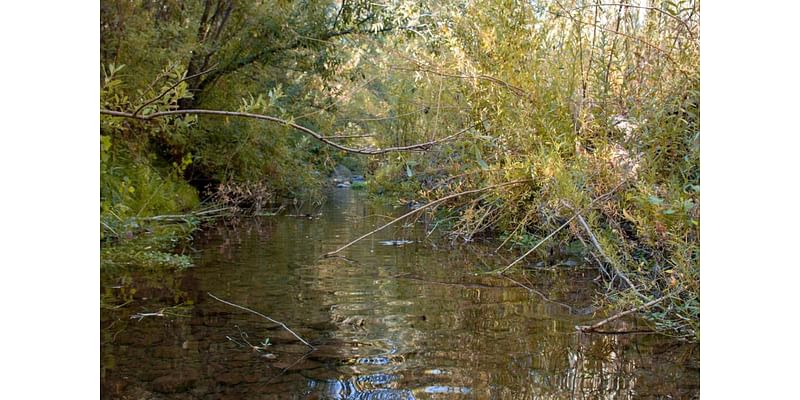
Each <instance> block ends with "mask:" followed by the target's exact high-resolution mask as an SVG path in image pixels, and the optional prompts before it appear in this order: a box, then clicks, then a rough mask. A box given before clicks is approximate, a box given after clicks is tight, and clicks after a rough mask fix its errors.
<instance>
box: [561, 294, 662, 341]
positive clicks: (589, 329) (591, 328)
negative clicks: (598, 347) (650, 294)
mask: <svg viewBox="0 0 800 400" xmlns="http://www.w3.org/2000/svg"><path fill="white" fill-rule="evenodd" d="M667 297H668V296H662V297H659V298H657V299H655V300H652V301H648V302H647V303H644V304H642V305H640V306H639V307H636V308H632V309H630V310H628V311H623V312H621V313H618V314H614V315H612V316H610V317H608V318H606V319H604V320H602V321H600V322H598V323H596V324H594V325H591V326H585V325H583V326H581V325H578V326H576V327H575V329H577V330H578V331H580V332H584V333H589V332H594V331H595V330H596V329H597V328H599V327H601V326H603V325H605V324H607V323H609V322H612V321H616V320H618V319H620V318H622V317H624V316H626V315H629V314H633V313H635V312H637V311H641V310H643V309H645V308H647V307H650V306H653V305H655V304H657V303H659V302H661V301H662V300H664V299H666V298H667ZM603 333H609V332H603Z"/></svg>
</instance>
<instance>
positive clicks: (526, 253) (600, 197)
mask: <svg viewBox="0 0 800 400" xmlns="http://www.w3.org/2000/svg"><path fill="white" fill-rule="evenodd" d="M625 182H627V180H623V181H622V182H620V183H619V184H618V185H617V186H615V187H614V188H613V189H611V190H610V191H609V192H608V193H605V194H602V195H600V196H597V197H596V198H595V199H594V200H592V201H591V202H590V203H589V205H587V206H586V207H584V208H583V209H581V210H580V211H578V212H577V213H575V215H573V216H572V217H570V219H568V220H567V222H564V223H563V224H561V226H559V227H558V228H556V230H554V231H553V232H551V233H550V234H549V235H547V237H545V238H544V239H542V240H540V241H539V243H536V246H533V247H532V248H531V249H530V250H528V251H526V252H525V254H523V255H521V256H520V257H519V258H517V259H516V260H514V262H512V263H511V264H508V265H507V266H506V267H505V268H503V269H501V270H500V271H498V273H499V274H502V273H504V272H506V271H507V270H508V269H509V268H511V267H513V266H514V265H515V264H517V263H518V262H520V261H522V260H523V259H525V257H527V256H528V255H529V254H531V253H533V251H534V250H536V249H538V248H539V246H541V245H542V244H543V243H544V242H546V241H547V240H548V239H550V238H551V237H553V236H554V235H555V234H556V233H558V232H559V231H560V230H562V229H564V227H566V226H567V225H569V223H570V222H572V220H574V219H575V218H577V217H580V215H581V213H582V212H584V211H586V210H588V209H589V208H591V207H592V206H593V205H594V203H596V202H598V201H599V200H600V199H602V198H604V197H607V196H610V195H611V194H612V193H614V192H615V191H617V189H619V188H620V186H622V184H623V183H625Z"/></svg>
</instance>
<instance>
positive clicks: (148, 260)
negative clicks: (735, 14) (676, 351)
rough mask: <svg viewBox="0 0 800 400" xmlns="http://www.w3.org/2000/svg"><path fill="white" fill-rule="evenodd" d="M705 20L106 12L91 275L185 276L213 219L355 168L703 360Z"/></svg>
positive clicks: (279, 10)
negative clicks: (188, 251) (596, 281)
mask: <svg viewBox="0 0 800 400" xmlns="http://www.w3.org/2000/svg"><path fill="white" fill-rule="evenodd" d="M699 10H700V4H699V1H692V0H689V1H666V0H665V1H660V2H654V1H641V2H637V1H633V2H614V3H612V2H598V1H579V0H564V1H542V2H516V1H502V0H501V1H481V0H478V1H470V2H464V1H441V2H439V1H437V2H412V1H403V0H397V1H386V2H368V1H315V0H310V1H302V2H292V1H279V2H258V1H253V2H237V1H233V0H217V1H213V0H206V1H194V2H178V1H170V0H163V1H111V0H109V1H105V0H104V1H102V2H101V21H100V29H101V66H100V67H101V75H100V80H101V92H100V108H101V115H100V196H101V209H100V230H101V267H102V268H115V267H120V266H125V267H130V266H147V267H153V268H156V267H174V268H185V267H187V266H189V265H190V264H191V259H190V258H189V257H188V256H186V255H181V254H176V250H175V249H176V248H178V247H176V246H178V245H179V244H180V243H181V242H182V241H187V240H190V239H191V232H192V231H193V230H194V229H197V228H198V227H199V226H201V223H202V221H203V220H204V219H206V218H210V217H212V216H215V215H220V214H236V213H241V212H252V213H260V212H264V211H265V210H269V209H270V208H271V207H273V206H275V205H277V204H290V205H293V206H298V204H300V205H314V204H320V203H321V202H322V201H323V199H324V189H325V186H326V184H328V182H327V180H326V177H328V176H329V175H330V174H331V173H332V172H333V169H334V167H335V166H337V165H344V166H347V167H349V168H350V169H352V170H357V171H362V172H364V173H365V175H367V178H368V179H367V184H366V189H367V190H368V191H369V193H372V194H374V195H383V196H390V195H391V196H395V197H397V198H405V199H411V198H413V199H416V200H417V201H419V202H421V203H430V202H433V201H436V199H439V198H443V197H445V196H448V195H452V194H455V193H461V192H469V193H473V194H470V195H465V196H459V197H457V198H454V199H453V200H452V201H449V202H442V203H440V204H437V206H436V207H431V208H429V209H427V210H423V211H424V212H433V216H434V217H435V218H436V219H437V221H438V224H437V227H438V229H442V230H446V231H447V233H448V235H449V237H450V238H452V239H453V240H461V241H471V240H477V239H483V238H496V239H498V244H499V246H498V247H497V249H498V251H503V250H505V251H513V252H514V254H516V255H517V256H522V255H523V254H524V255H526V257H519V259H518V262H515V263H512V264H511V265H506V264H503V265H497V271H503V272H504V271H506V270H507V269H508V268H509V267H510V268H526V267H534V264H535V263H536V261H538V260H547V259H548V256H549V255H551V254H553V253H555V252H567V253H569V254H571V255H573V256H574V257H576V258H578V259H581V260H587V262H589V263H591V264H593V265H594V266H596V267H597V268H598V269H599V270H600V271H601V276H602V280H600V286H601V287H600V289H601V290H600V291H599V292H601V295H599V296H598V303H601V304H603V305H605V306H606V308H607V310H608V311H609V313H610V314H614V313H615V312H621V311H625V310H635V311H637V312H638V313H639V315H641V316H643V317H644V318H645V319H647V320H648V321H649V322H650V324H651V325H652V327H653V328H655V329H657V330H658V331H659V332H661V333H663V334H665V335H672V336H677V337H681V338H685V339H688V340H699V337H700V265H699V256H700V243H699V229H700V222H699V221H700V170H699V165H700V164H699V158H700V145H699V143H700V125H699V124H700V122H699V121H700V118H699V116H700V108H699V105H700V75H699V58H700V53H699V34H700V28H699V18H700V16H699V15H700V14H699ZM203 110H206V111H209V110H210V111H212V112H203ZM221 111H224V112H226V113H223V112H221ZM213 112H216V115H213V114H214V113H213ZM208 114H212V115H208ZM259 116H261V117H259ZM259 118H260V119H259ZM264 119H266V121H264ZM304 129H305V130H304ZM513 181H518V182H519V183H518V184H514V185H505V183H507V182H513ZM486 188H490V189H486ZM483 189H486V190H483ZM545 239H546V240H545ZM545 263H546V261H545ZM587 330H591V329H590V328H587Z"/></svg>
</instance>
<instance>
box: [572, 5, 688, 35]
mask: <svg viewBox="0 0 800 400" xmlns="http://www.w3.org/2000/svg"><path fill="white" fill-rule="evenodd" d="M616 6H619V7H620V8H622V7H630V8H638V9H642V10H651V11H657V12H659V13H661V14H662V15H665V16H667V17H669V18H672V19H674V20H675V21H678V22H679V23H680V24H681V25H683V27H684V28H686V33H688V34H689V37H690V38H692V39H694V34H692V28H690V27H689V24H688V23H687V22H686V21H684V20H682V19H680V18H678V17H677V16H675V15H672V14H670V13H668V12H666V11H664V10H662V9H661V8H658V7H649V6H637V5H632V4H625V3H603V4H586V5H583V6H579V7H575V8H572V9H570V10H569V11H577V10H581V9H584V8H589V7H597V8H600V7H616Z"/></svg>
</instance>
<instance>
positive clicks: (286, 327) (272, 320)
mask: <svg viewBox="0 0 800 400" xmlns="http://www.w3.org/2000/svg"><path fill="white" fill-rule="evenodd" d="M208 295H209V296H211V298H212V299H214V300H217V301H219V302H222V303H225V304H227V305H229V306H232V307H236V308H238V309H241V310H245V311H249V312H251V313H253V314H255V315H258V316H259V317H261V318H264V319H266V320H267V321H269V322H272V323H273V324H277V325H280V326H281V327H283V329H286V330H287V331H289V333H291V334H292V335H294V337H296V338H297V339H298V340H300V341H301V342H303V344H305V345H306V346H308V347H311V348H312V349H316V347H314V346H312V345H311V344H310V343H308V342H306V341H305V339H303V338H301V337H300V336H299V335H298V334H296V333H294V331H293V330H291V329H289V327H288V326H286V324H284V323H283V322H280V321H276V320H274V319H272V318H270V317H268V316H266V315H264V314H262V313H260V312H258V311H253V310H251V309H249V308H247V307H243V306H240V305H238V304H233V303H231V302H229V301H225V300H222V299H220V298H219V297H217V296H214V295H213V294H211V293H208Z"/></svg>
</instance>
